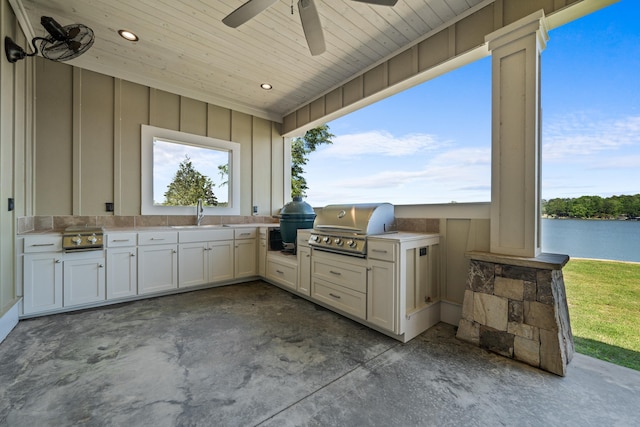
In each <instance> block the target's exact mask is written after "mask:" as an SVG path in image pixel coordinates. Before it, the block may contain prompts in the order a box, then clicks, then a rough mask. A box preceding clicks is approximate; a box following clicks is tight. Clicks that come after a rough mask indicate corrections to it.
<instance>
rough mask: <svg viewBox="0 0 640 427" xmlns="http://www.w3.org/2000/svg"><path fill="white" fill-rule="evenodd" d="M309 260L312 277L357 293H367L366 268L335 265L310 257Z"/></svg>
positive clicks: (344, 264)
mask: <svg viewBox="0 0 640 427" xmlns="http://www.w3.org/2000/svg"><path fill="white" fill-rule="evenodd" d="M311 260H312V261H311V262H312V266H311V274H312V275H313V276H314V277H316V278H319V279H322V280H325V281H328V282H331V283H335V284H336V285H340V286H344V287H346V288H349V289H352V290H354V291H357V292H366V291H367V268H366V267H364V266H358V265H352V264H346V263H343V264H340V265H337V264H334V263H332V262H330V261H327V260H324V259H318V258H317V257H312V258H311Z"/></svg>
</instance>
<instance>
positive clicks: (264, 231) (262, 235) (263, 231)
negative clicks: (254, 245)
mask: <svg viewBox="0 0 640 427" xmlns="http://www.w3.org/2000/svg"><path fill="white" fill-rule="evenodd" d="M258 232H259V236H258V276H262V277H266V275H267V252H268V248H267V237H268V235H269V229H268V228H267V227H260V229H259V230H258Z"/></svg>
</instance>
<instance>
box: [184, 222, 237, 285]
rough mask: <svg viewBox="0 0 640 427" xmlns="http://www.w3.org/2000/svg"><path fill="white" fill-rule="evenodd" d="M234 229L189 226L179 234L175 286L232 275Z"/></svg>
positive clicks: (231, 276)
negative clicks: (176, 281) (176, 284)
mask: <svg viewBox="0 0 640 427" xmlns="http://www.w3.org/2000/svg"><path fill="white" fill-rule="evenodd" d="M233 234H234V233H233V230H231V229H220V230H204V231H202V230H189V231H181V232H179V234H178V241H179V242H180V244H179V245H178V287H180V288H187V287H191V286H198V285H204V284H207V283H213V282H220V281H223V280H230V279H233Z"/></svg>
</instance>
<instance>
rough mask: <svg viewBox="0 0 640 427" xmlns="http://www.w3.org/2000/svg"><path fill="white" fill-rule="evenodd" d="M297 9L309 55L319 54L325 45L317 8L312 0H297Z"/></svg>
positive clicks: (324, 48)
mask: <svg viewBox="0 0 640 427" xmlns="http://www.w3.org/2000/svg"><path fill="white" fill-rule="evenodd" d="M298 10H299V11H300V21H301V22H302V29H303V30H304V36H305V37H306V39H307V44H308V45H309V51H311V55H314V56H315V55H320V54H321V53H323V52H324V51H325V50H326V46H325V44H324V33H323V31H322V24H321V23H320V15H318V9H316V5H315V3H314V2H313V0H300V1H298Z"/></svg>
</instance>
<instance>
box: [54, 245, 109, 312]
mask: <svg viewBox="0 0 640 427" xmlns="http://www.w3.org/2000/svg"><path fill="white" fill-rule="evenodd" d="M63 264H64V266H63V271H64V272H63V278H64V282H63V283H64V306H65V307H73V306H76V305H82V304H88V303H92V302H99V301H104V300H105V298H106V297H105V295H106V289H105V269H104V257H103V256H101V257H100V258H89V259H71V260H65V261H64V263H63Z"/></svg>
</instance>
